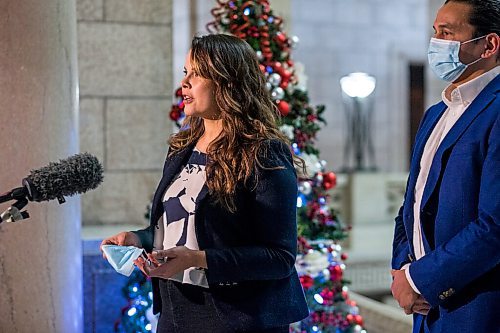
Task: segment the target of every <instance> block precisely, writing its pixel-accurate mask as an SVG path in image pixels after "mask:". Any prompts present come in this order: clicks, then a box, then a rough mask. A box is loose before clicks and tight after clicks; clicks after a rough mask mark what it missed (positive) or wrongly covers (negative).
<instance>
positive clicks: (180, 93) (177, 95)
mask: <svg viewBox="0 0 500 333" xmlns="http://www.w3.org/2000/svg"><path fill="white" fill-rule="evenodd" d="M175 97H182V88H177V90H176V91H175Z"/></svg>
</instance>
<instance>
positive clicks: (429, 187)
mask: <svg viewBox="0 0 500 333" xmlns="http://www.w3.org/2000/svg"><path fill="white" fill-rule="evenodd" d="M499 82H500V76H497V77H496V78H495V79H493V81H492V82H490V84H488V85H487V86H486V88H485V89H484V90H483V91H482V92H481V93H480V94H479V95H478V96H477V97H476V99H474V101H473V102H472V103H471V105H470V106H469V107H468V108H467V110H465V112H464V114H463V115H462V116H461V117H460V118H459V119H458V120H457V122H456V123H455V125H453V127H452V128H451V129H450V131H449V132H448V134H446V136H445V137H444V139H443V141H442V142H441V144H440V145H439V148H438V150H437V151H436V155H435V156H434V159H433V161H432V165H431V169H430V171H429V176H428V177H427V182H426V185H425V189H424V193H423V196H422V204H421V206H420V207H421V208H423V207H425V205H426V203H427V201H428V200H429V198H430V197H431V194H432V193H433V192H434V188H435V187H436V184H437V182H438V180H439V176H440V175H441V171H442V166H443V165H442V164H443V155H444V153H445V152H446V151H447V150H448V149H449V148H451V147H452V146H453V145H455V143H456V142H457V140H458V139H459V138H460V137H461V136H462V134H463V133H464V132H465V131H466V130H467V128H468V127H469V126H470V125H471V124H472V122H473V121H474V119H476V118H477V116H479V114H480V113H481V112H482V111H483V110H484V109H486V108H487V107H488V105H489V104H490V103H491V102H492V101H493V100H494V99H495V97H496V96H495V92H496V91H497V90H498V83H499Z"/></svg>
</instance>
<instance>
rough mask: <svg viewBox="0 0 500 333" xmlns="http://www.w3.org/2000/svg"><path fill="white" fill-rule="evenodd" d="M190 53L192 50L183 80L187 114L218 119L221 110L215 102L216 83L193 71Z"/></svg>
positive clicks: (183, 94)
mask: <svg viewBox="0 0 500 333" xmlns="http://www.w3.org/2000/svg"><path fill="white" fill-rule="evenodd" d="M190 55H191V51H190V52H189V53H188V55H187V57H186V62H185V64H184V78H183V79H182V81H181V86H182V98H183V99H184V113H185V114H186V116H192V117H201V118H204V119H212V120H213V119H218V118H219V115H220V111H219V109H218V108H217V103H216V102H215V85H214V83H213V81H211V80H208V79H205V78H202V77H201V76H199V75H198V74H196V73H194V72H193V69H192V67H191V59H190Z"/></svg>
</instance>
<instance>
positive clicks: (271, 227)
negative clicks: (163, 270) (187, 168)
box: [135, 140, 309, 330]
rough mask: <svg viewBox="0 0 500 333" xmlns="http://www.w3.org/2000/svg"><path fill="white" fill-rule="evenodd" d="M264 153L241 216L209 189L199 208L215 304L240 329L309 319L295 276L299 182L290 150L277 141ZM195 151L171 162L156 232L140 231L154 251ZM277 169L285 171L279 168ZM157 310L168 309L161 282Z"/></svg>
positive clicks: (241, 197)
mask: <svg viewBox="0 0 500 333" xmlns="http://www.w3.org/2000/svg"><path fill="white" fill-rule="evenodd" d="M265 148H266V149H262V151H263V152H262V153H261V154H260V155H259V156H260V162H261V164H262V166H263V167H265V168H262V167H258V171H257V172H255V175H254V177H252V178H253V179H255V180H256V181H257V183H256V184H257V185H256V186H243V185H242V186H239V187H238V188H237V190H236V193H235V203H236V207H237V210H236V212H235V213H230V212H228V211H227V210H226V209H224V208H223V207H221V206H220V205H218V204H215V203H214V201H213V200H212V198H211V195H210V194H209V193H207V192H208V191H204V194H202V195H200V196H199V198H198V200H197V203H196V214H195V230H196V237H197V239H198V244H199V247H200V249H201V250H204V251H205V252H206V258H207V264H208V269H207V270H206V274H207V280H208V284H209V287H210V291H211V293H212V296H213V299H214V303H215V306H216V308H217V310H218V312H219V314H220V316H221V317H222V319H223V320H226V321H227V323H228V324H230V325H231V326H233V327H234V329H235V330H242V329H243V330H258V329H266V328H271V327H276V326H282V325H286V324H289V323H292V322H296V321H299V320H301V319H303V318H305V317H307V316H308V314H309V312H308V309H307V305H306V301H305V298H304V293H303V290H302V286H301V284H300V281H299V279H298V276H297V272H296V270H295V257H296V251H297V222H296V203H297V177H296V173H295V168H294V166H293V160H292V155H291V153H290V149H289V147H288V146H287V145H286V144H284V143H282V142H281V141H278V140H270V141H268V142H267V144H266V145H265ZM192 150H193V146H191V147H189V148H187V149H184V150H182V151H180V152H179V153H177V154H175V155H173V156H169V157H167V159H166V161H165V166H164V169H163V177H162V179H161V181H160V184H159V185H158V188H157V190H156V193H155V196H154V199H153V204H152V209H151V220H150V226H149V227H148V228H146V229H143V230H139V231H135V233H136V234H137V235H138V236H139V237H140V239H141V241H142V245H143V247H144V248H145V249H146V251H148V252H149V251H151V250H152V247H153V239H154V230H155V226H156V224H157V223H158V220H159V219H160V218H161V216H162V214H163V205H162V197H163V195H164V193H165V190H166V188H167V186H168V185H169V184H170V183H171V182H172V180H173V179H174V177H175V176H176V175H177V174H178V173H179V172H180V170H181V168H182V167H183V166H184V165H185V164H186V163H187V160H188V159H189V157H190V155H191V152H192ZM276 167H279V168H278V169H276ZM152 280H153V311H154V312H155V313H158V312H160V311H161V300H160V293H159V290H158V281H157V279H155V278H153V279H152Z"/></svg>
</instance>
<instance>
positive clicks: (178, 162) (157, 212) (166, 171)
mask: <svg viewBox="0 0 500 333" xmlns="http://www.w3.org/2000/svg"><path fill="white" fill-rule="evenodd" d="M193 148H194V144H193V145H190V146H188V147H186V148H185V149H183V150H182V151H180V152H178V153H177V154H175V155H172V156H170V157H167V159H166V160H165V166H164V167H163V175H162V177H161V180H160V184H158V187H157V189H156V192H155V195H154V197H153V204H152V206H151V215H150V216H151V217H150V219H151V220H150V223H151V224H156V223H157V221H158V219H159V218H160V216H161V214H162V212H163V210H162V209H163V206H162V204H161V198H162V196H163V194H165V190H166V189H167V186H168V185H169V184H170V183H171V182H172V180H173V179H174V177H175V176H176V175H177V174H178V173H179V171H180V170H181V168H182V166H183V165H185V164H186V163H187V161H188V160H189V156H191V153H192V151H193Z"/></svg>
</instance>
